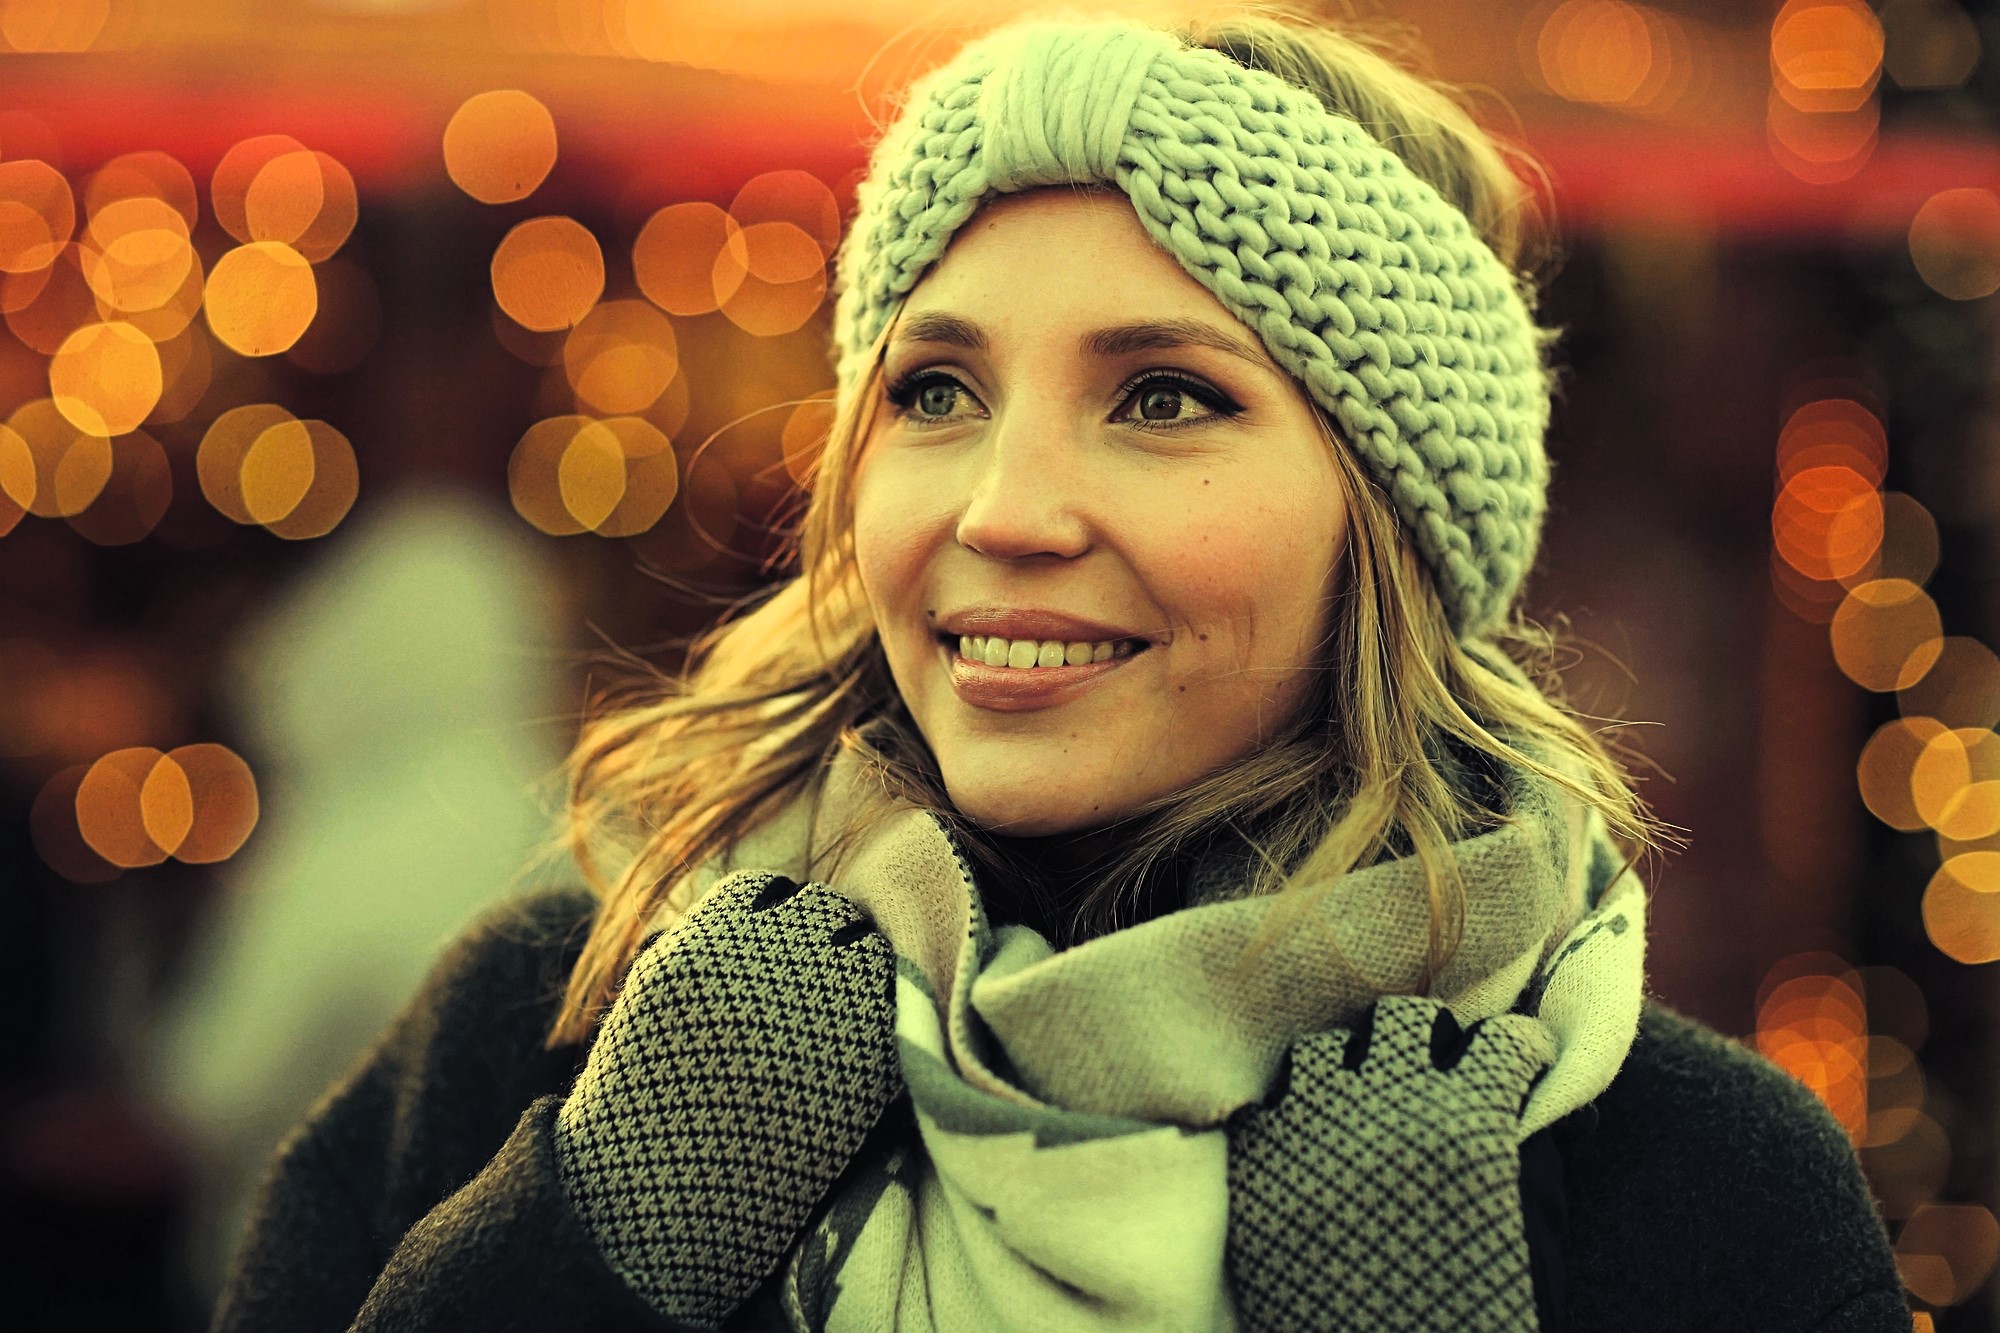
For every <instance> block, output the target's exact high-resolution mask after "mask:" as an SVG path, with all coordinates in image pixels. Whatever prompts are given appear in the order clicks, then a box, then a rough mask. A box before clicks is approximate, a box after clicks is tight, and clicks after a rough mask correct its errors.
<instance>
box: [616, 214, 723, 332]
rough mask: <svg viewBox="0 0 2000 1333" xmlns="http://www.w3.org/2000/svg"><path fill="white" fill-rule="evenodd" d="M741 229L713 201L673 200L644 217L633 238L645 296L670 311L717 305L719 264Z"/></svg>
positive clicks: (694, 311)
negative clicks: (685, 201)
mask: <svg viewBox="0 0 2000 1333" xmlns="http://www.w3.org/2000/svg"><path fill="white" fill-rule="evenodd" d="M739 230H741V228H739V227H738V226H737V224H736V219H735V218H733V217H731V216H730V215H729V214H727V213H725V212H723V211H722V210H721V209H719V208H717V207H716V206H715V205H714V204H709V203H699V202H697V203H688V204H669V205H668V206H667V207H665V208H662V209H660V210H659V211H658V212H657V213H654V214H653V216H652V217H650V218H648V219H647V220H646V225H645V226H644V227H643V228H641V229H640V231H639V239H638V240H636V241H634V242H633V243H632V274H633V277H634V278H635V279H636V280H637V281H638V283H639V290H640V291H641V292H643V293H645V296H646V299H647V300H649V301H651V302H652V303H653V304H654V305H656V306H658V307H660V309H662V310H664V311H666V312H667V313H668V314H670V315H684V316H685V315H705V314H707V313H709V312H710V311H711V310H714V309H716V308H717V306H718V305H719V304H720V302H719V301H718V300H717V298H716V289H715V267H716V264H717V261H718V260H719V258H720V257H721V255H722V254H723V252H724V251H725V250H726V249H727V247H728V245H729V242H730V240H731V239H732V238H733V237H734V236H735V235H736V233H737V232H738V231H739Z"/></svg>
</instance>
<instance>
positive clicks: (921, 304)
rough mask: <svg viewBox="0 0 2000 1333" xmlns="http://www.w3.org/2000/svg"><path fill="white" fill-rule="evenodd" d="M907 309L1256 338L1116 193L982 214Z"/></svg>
mask: <svg viewBox="0 0 2000 1333" xmlns="http://www.w3.org/2000/svg"><path fill="white" fill-rule="evenodd" d="M903 309H904V314H905V316H906V317H907V316H908V315H910V314H916V313H920V312H924V311H931V310H951V311H954V312H956V313H959V314H963V315H968V316H971V317H972V318H975V319H979V320H981V321H982V322H984V321H986V320H989V319H991V320H997V321H1001V322H1006V321H1007V320H1008V319H1009V318H1010V317H1012V318H1017V319H1019V320H1021V321H1023V322H1024V324H1025V325H1032V326H1034V327H1041V328H1047V327H1048V326H1050V325H1051V324H1055V323H1066V322H1068V321H1069V320H1070V319H1074V320H1079V321H1082V320H1088V321H1092V322H1096V323H1103V322H1107V321H1108V320H1110V319H1112V318H1116V319H1119V320H1132V319H1141V318H1171V317H1199V318H1205V319H1208V320H1212V321H1215V322H1218V323H1223V324H1225V325H1226V326H1227V327H1229V328H1231V329H1234V330H1238V331H1240V332H1242V333H1243V335H1244V336H1245V337H1250V336H1251V335H1250V332H1249V330H1248V329H1247V328H1245V327H1244V326H1243V324H1242V322H1241V321H1240V320H1238V319H1237V318H1236V317H1235V316H1234V315H1232V314H1231V313H1230V312H1229V310H1228V309H1227V307H1225V306H1224V305H1223V304H1222V303H1221V302H1220V301H1218V300H1217V299H1216V298H1215V297H1214V296H1213V295H1212V294H1211V293H1210V292H1209V291H1208V289H1207V288H1205V287H1203V286H1202V285H1201V284H1200V283H1199V282H1197V281H1195V279H1194V278H1193V277H1191V276H1190V275H1189V274H1188V272H1187V271H1186V270H1185V269H1183V268H1182V267H1181V266H1180V264H1179V263H1177V262H1176V261H1175V260H1174V259H1173V257H1172V256H1171V255H1169V254H1167V252H1166V251H1165V250H1163V249H1162V248H1161V247H1160V245H1159V244H1158V243H1157V242H1155V241H1154V240H1153V239H1152V237H1151V236H1150V235H1148V234H1147V232H1146V229H1145V227H1144V226H1143V224H1141V223H1140V221H1139V217H1138V214H1137V213H1135V212H1134V211H1133V206H1132V203H1131V201H1130V200H1128V199H1127V198H1126V197H1125V196H1124V195H1123V194H1122V193H1120V192H1119V191H1117V190H1114V189H1110V188H1079V187H1070V186H1048V187H1044V188H1040V189H1034V190H1024V191H1021V192H1020V193H1017V194H1006V195H1000V196H998V197H997V198H995V199H993V200H991V201H989V202H988V203H986V204H984V205H982V206H981V207H980V209H979V211H978V212H977V213H975V214H973V215H972V217H970V218H968V219H967V220H966V221H965V222H964V223H963V224H961V225H960V227H959V229H958V231H957V232H956V233H955V234H954V235H953V237H952V239H951V243H950V244H949V245H948V246H947V247H946V249H945V252H944V254H943V255H942V256H940V257H939V259H938V260H937V262H936V263H934V264H933V265H932V266H931V268H930V269H929V270H928V271H927V272H926V273H925V274H924V276H923V277H922V278H921V279H920V280H919V281H918V283H917V285H916V287H915V288H914V289H913V290H912V291H911V293H910V298H909V300H908V301H907V302H906V303H905V305H904V307H903Z"/></svg>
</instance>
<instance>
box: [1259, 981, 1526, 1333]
mask: <svg viewBox="0 0 2000 1333" xmlns="http://www.w3.org/2000/svg"><path fill="white" fill-rule="evenodd" d="M1554 1058H1555V1045H1554V1042H1553V1041H1552V1040H1551V1039H1550V1035H1549V1030H1548V1028H1547V1027H1545V1026H1543V1025H1542V1024H1540V1023H1537V1022H1535V1021H1534V1020H1532V1019H1530V1018H1527V1017H1526V1016H1524V1015H1521V1014H1499V1015H1496V1016H1494V1017H1492V1018H1484V1019H1479V1020H1477V1021H1476V1022H1474V1023H1473V1024H1472V1025H1471V1026H1470V1027H1468V1028H1461V1027H1460V1026H1459V1023H1458V1020H1457V1019H1456V1018H1455V1017H1454V1016H1453V1014H1452V1012H1451V1010H1450V1009H1447V1008H1445V1007H1444V1006H1443V1005H1440V1004H1438V1003H1436V1002H1435V1001H1433V1000H1428V999H1423V998H1420V997H1415V996H1405V995H1392V996H1387V997H1384V998H1383V999H1382V1000H1379V1001H1377V1002H1376V1004H1375V1006H1374V1007H1373V1008H1372V1009H1370V1010H1369V1011H1368V1013H1367V1015H1366V1016H1365V1018H1364V1019H1363V1021H1362V1022H1361V1023H1359V1024H1357V1025H1356V1026H1355V1028H1354V1030H1353V1031H1352V1032H1347V1031H1341V1030H1338V1029H1336V1030H1334V1031H1331V1032H1324V1033H1314V1034H1312V1035H1310V1036H1307V1037H1304V1038H1302V1039H1300V1040H1299V1041H1298V1042H1297V1043H1296V1044H1295V1045H1294V1046H1293V1047H1292V1051H1291V1059H1290V1062H1289V1064H1288V1066H1287V1069H1286V1071H1285V1074H1284V1075H1283V1076H1282V1079H1281V1087H1280V1090H1279V1092H1278V1095H1277V1096H1276V1097H1274V1098H1273V1103H1274V1104H1273V1105H1271V1106H1268V1107H1266V1106H1262V1105H1255V1104H1253V1105H1252V1106H1249V1107H1246V1108H1244V1110H1243V1111H1242V1112H1239V1113H1238V1116H1237V1118H1236V1122H1235V1123H1234V1124H1232V1125H1231V1128H1230V1152H1229V1244H1228V1250H1227V1259H1228V1266H1229V1278H1230V1285H1231V1286H1232V1287H1234V1289H1235V1291H1236V1295H1237V1307H1238V1314H1239V1317H1240V1321H1241V1322H1240V1327H1241V1328H1242V1329H1243V1330H1244V1333H1282V1331H1283V1330H1288V1329H1307V1328H1321V1327H1339V1328H1399V1327H1414V1328H1450V1329H1457V1330H1461V1333H1516V1331H1517V1330H1521V1329H1532V1328H1534V1327H1535V1292H1534V1284H1533V1280H1532V1274H1531V1272H1530V1269H1529V1257H1528V1238H1527V1233H1526V1231H1525V1229H1524V1227H1523V1224H1522V1211H1521V1197H1520V1179H1519V1177H1520V1171H1521V1140H1522V1137H1523V1136H1522V1134H1521V1109H1522V1105H1523V1104H1524V1102H1525V1101H1526V1100H1527V1094H1528V1089H1529V1087H1530V1086H1532V1084H1533V1082H1534V1080H1535V1079H1536V1078H1537V1077H1539V1076H1540V1074H1541V1072H1542V1071H1543V1070H1545V1069H1546V1068H1547V1067H1548V1065H1549V1063H1550V1061H1551V1060H1553V1059H1554ZM1363 1181H1365V1182H1368V1183H1369V1184H1370V1185H1371V1186H1372V1187H1373V1188H1372V1191H1363V1190H1361V1189H1358V1188H1356V1186H1357V1184H1358V1182H1363ZM1330 1201H1337V1202H1333V1203H1332V1205H1331V1207H1329V1202H1330Z"/></svg>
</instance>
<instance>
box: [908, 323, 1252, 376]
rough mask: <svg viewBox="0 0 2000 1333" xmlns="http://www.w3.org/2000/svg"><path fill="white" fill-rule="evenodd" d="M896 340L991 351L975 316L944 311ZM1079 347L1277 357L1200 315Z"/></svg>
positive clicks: (1085, 340)
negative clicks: (1192, 349)
mask: <svg viewBox="0 0 2000 1333" xmlns="http://www.w3.org/2000/svg"><path fill="white" fill-rule="evenodd" d="M896 341H898V342H925V343H942V344H944V345H945V346H948V347H964V348H968V349H970V350H972V351H975V352H983V351H985V350H987V339H986V331H985V330H984V329H982V328H980V327H979V326H978V325H977V324H974V323H973V322H972V321H971V320H969V319H966V318H964V317H962V316H959V315H951V314H946V313H944V312H942V311H931V312H926V313H924V314H920V315H912V316H911V317H910V318H909V320H908V321H907V322H906V323H904V324H902V325H901V326H900V327H899V328H898V329H897V330H896ZM1077 347H1078V349H1079V350H1081V351H1082V352H1084V353H1086V354H1087V355H1090V356H1095V357H1115V356H1129V355H1131V354H1132V353H1133V352H1157V351H1162V350H1165V349H1168V348H1174V347H1207V348H1210V349H1212V350H1214V351H1218V352H1227V353H1229V354H1230V355H1231V356H1237V357H1241V358H1242V359H1243V360H1245V361H1248V362H1250V363H1251V364H1252V365H1255V366H1260V367H1264V368H1266V369H1268V368H1269V367H1270V365H1271V359H1270V358H1269V357H1268V356H1266V355H1264V353H1263V352H1262V351H1260V350H1259V349H1258V348H1255V347H1253V346H1251V345H1250V344H1249V343H1248V342H1245V341H1244V340H1243V339H1241V338H1238V337H1235V336H1233V335H1231V334H1229V333H1225V332H1224V331H1223V330H1221V329H1218V328H1216V327H1215V326H1214V325H1213V324H1205V323H1203V322H1202V321H1201V320H1198V319H1159V320H1148V321H1146V322H1144V323H1141V324H1119V325H1115V326H1113V327H1111V328H1105V329H1095V330H1092V331H1091V332H1089V333H1086V334H1084V335H1083V336H1082V337H1081V338H1079V339H1077Z"/></svg>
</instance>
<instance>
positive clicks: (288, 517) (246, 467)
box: [237, 420, 360, 541]
mask: <svg viewBox="0 0 2000 1333" xmlns="http://www.w3.org/2000/svg"><path fill="white" fill-rule="evenodd" d="M239 470H240V477H241V480H240V481H239V483H238V488H237V490H238V494H239V495H240V496H241V497H242V505H243V511H244V512H245V513H247V514H249V515H250V518H251V521H252V522H255V523H261V524H262V525H264V526H265V527H266V528H269V529H270V530H271V531H272V532H273V533H275V534H276V535H278V536H280V537H285V538H288V539H290V540H293V541H299V540H303V539H306V538H310V537H323V536H325V535H326V534H327V533H329V532H331V531H333V529H334V528H335V527H336V526H338V525H339V523H340V521H341V519H343V518H345V517H347V511H348V510H349V509H351V508H353V506H354V500H355V497H356V495H357V494H358V493H359V490H360V469H359V467H358V465H357V464H356V461H355V457H354V446H353V445H351V444H350V443H348V440H347V437H346V436H345V435H342V434H341V433H340V432H339V431H337V430H335V429H334V428H333V427H332V426H329V425H328V424H327V423H326V422H324V421H316V420H315V421H289V420H288V421H279V422H276V423H274V424H272V425H269V426H266V427H265V428H264V429H263V430H261V431H259V432H258V433H257V437H256V438H255V439H253V440H252V441H251V442H250V447H249V448H248V450H246V451H245V453H244V455H243V461H242V463H241V464H240V465H239Z"/></svg>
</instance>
